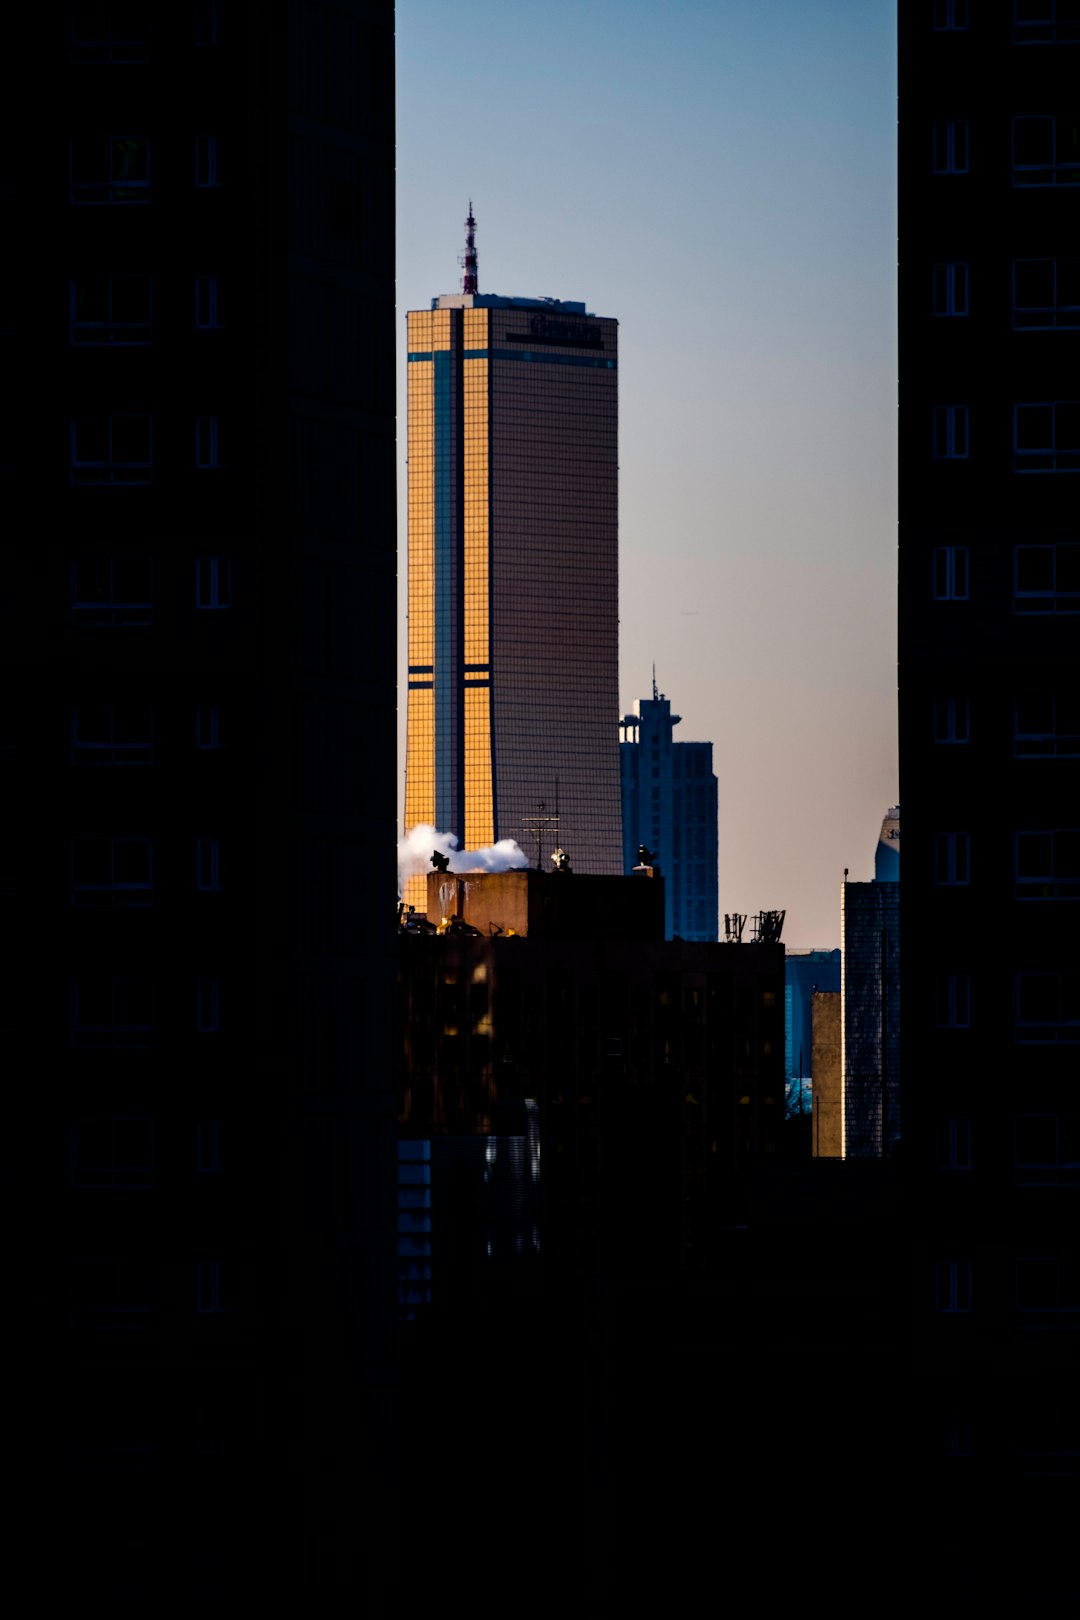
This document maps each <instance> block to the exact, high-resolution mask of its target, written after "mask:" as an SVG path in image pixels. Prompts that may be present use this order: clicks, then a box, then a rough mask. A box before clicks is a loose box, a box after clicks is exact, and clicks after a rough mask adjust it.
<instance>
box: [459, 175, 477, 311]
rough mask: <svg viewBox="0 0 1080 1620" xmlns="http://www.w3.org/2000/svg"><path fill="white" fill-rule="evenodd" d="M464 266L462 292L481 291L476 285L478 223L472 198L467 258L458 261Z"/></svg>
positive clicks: (468, 225) (470, 199)
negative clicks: (474, 214) (474, 216)
mask: <svg viewBox="0 0 1080 1620" xmlns="http://www.w3.org/2000/svg"><path fill="white" fill-rule="evenodd" d="M458 263H459V264H462V265H464V267H465V274H464V275H463V276H462V278H461V290H462V292H464V293H474V292H477V291H478V290H479V289H478V287H477V285H476V221H475V219H474V218H473V211H472V198H471V197H470V198H469V217H468V219H467V220H466V221H465V257H464V258H463V259H459V260H458Z"/></svg>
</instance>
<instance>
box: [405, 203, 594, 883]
mask: <svg viewBox="0 0 1080 1620" xmlns="http://www.w3.org/2000/svg"><path fill="white" fill-rule="evenodd" d="M475 228H476V222H475V220H474V219H473V217H472V209H471V206H470V210H469V220H468V222H467V234H466V244H467V251H466V255H465V260H464V261H463V262H464V264H465V286H466V290H465V291H464V292H462V293H453V294H447V295H444V296H442V297H439V298H436V299H434V300H433V302H432V307H431V309H430V310H412V311H410V313H409V316H408V330H409V406H408V409H409V428H408V432H409V710H408V751H407V757H406V769H405V828H406V831H408V830H409V829H410V828H411V827H414V826H416V825H418V824H419V823H425V822H426V823H434V824H435V825H436V826H438V828H439V829H440V831H443V832H452V833H454V834H456V836H457V838H458V839H459V841H460V844H461V845H462V847H466V848H477V847H481V846H483V845H486V844H490V843H491V842H492V841H494V840H495V839H499V838H515V839H517V840H518V841H519V842H521V843H523V847H525V848H527V849H528V850H529V852H530V854H532V853H533V851H534V848H535V846H533V845H532V844H531V843H529V842H528V837H529V826H528V824H529V822H530V819H531V818H534V817H535V816H536V815H537V813H538V812H537V806H538V804H540V803H541V802H542V803H543V805H544V811H543V814H544V815H546V816H550V815H552V814H553V813H554V812H555V811H556V809H557V810H558V814H559V817H560V824H559V829H558V836H557V837H556V836H555V829H554V827H551V828H549V840H548V843H547V846H546V852H547V853H550V850H551V848H552V847H553V845H554V844H555V843H561V844H562V845H563V846H564V847H565V848H566V849H567V851H568V852H569V854H570V857H571V859H572V861H573V865H574V868H575V870H577V871H581V872H598V873H605V872H606V873H617V872H619V871H621V869H622V830H621V822H620V813H619V761H618V753H617V749H616V742H615V735H614V728H613V727H612V724H611V717H612V715H613V714H615V713H617V705H618V701H619V698H618V633H619V621H618V393H617V385H618V347H617V343H618V338H617V334H618V325H617V322H615V321H614V320H607V319H602V318H600V317H598V316H595V315H590V314H588V313H587V312H586V309H585V305H584V304H580V303H568V302H563V301H560V300H558V299H553V298H503V297H498V296H495V295H493V294H481V293H478V292H476V291H475V288H476V285H477V269H476V248H475ZM421 903H422V899H421Z"/></svg>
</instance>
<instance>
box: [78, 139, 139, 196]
mask: <svg viewBox="0 0 1080 1620" xmlns="http://www.w3.org/2000/svg"><path fill="white" fill-rule="evenodd" d="M68 150H69V168H68V179H69V183H68V198H69V200H70V201H71V202H73V203H84V204H93V203H98V204H101V203H148V202H149V201H150V142H149V141H148V140H147V139H146V137H145V136H144V135H75V136H72V139H71V144H70V146H69V149H68Z"/></svg>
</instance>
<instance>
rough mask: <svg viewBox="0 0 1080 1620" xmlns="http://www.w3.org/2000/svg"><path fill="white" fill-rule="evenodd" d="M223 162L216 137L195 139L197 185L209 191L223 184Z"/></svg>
mask: <svg viewBox="0 0 1080 1620" xmlns="http://www.w3.org/2000/svg"><path fill="white" fill-rule="evenodd" d="M221 178H222V176H221V162H220V157H219V153H218V138H217V136H216V135H196V137H195V184H196V186H198V187H200V188H201V189H208V188H210V187H213V186H220V184H221Z"/></svg>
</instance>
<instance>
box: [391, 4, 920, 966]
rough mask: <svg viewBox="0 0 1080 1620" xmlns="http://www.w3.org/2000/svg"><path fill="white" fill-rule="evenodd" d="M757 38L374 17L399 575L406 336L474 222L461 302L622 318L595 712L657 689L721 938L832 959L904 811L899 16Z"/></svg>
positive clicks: (838, 7)
mask: <svg viewBox="0 0 1080 1620" xmlns="http://www.w3.org/2000/svg"><path fill="white" fill-rule="evenodd" d="M759 12H763V8H758V9H757V10H755V8H753V7H750V6H749V5H747V4H742V3H740V4H731V5H720V6H717V7H715V8H709V9H708V10H707V11H704V12H703V11H702V10H701V9H700V8H694V7H692V6H689V5H685V4H676V5H674V6H671V7H665V8H664V9H663V11H662V12H661V11H660V9H659V8H658V7H656V6H655V5H634V4H629V5H620V6H613V5H609V4H594V5H589V6H588V7H585V8H581V7H575V8H573V9H571V8H569V7H567V6H565V5H562V4H556V5H555V6H554V7H553V8H551V9H549V11H548V12H546V13H545V22H544V28H543V29H542V30H537V29H536V28H535V27H534V26H533V23H532V20H531V19H530V20H529V21H528V22H526V20H525V16H524V14H522V16H521V21H520V24H519V23H518V21H517V19H516V17H515V14H514V13H513V12H512V11H511V12H509V13H508V12H507V11H506V10H505V8H500V9H499V10H498V11H496V10H495V8H494V7H493V6H491V5H489V4H486V3H480V0H475V3H471V4H470V5H468V6H467V7H466V9H465V12H464V13H461V12H459V13H456V14H455V27H454V29H452V30H447V29H446V28H445V27H444V26H442V19H441V18H438V17H437V14H436V12H435V10H434V7H433V6H432V5H431V4H430V0H416V3H414V4H411V5H409V6H408V7H407V8H406V7H402V8H399V11H398V16H397V40H398V85H399V121H398V190H399V210H398V339H399V359H400V366H399V378H400V387H399V413H400V414H399V461H400V463H401V478H402V485H401V504H400V512H401V522H400V538H401V548H400V554H401V557H402V558H404V555H405V549H404V539H405V535H404V512H405V509H406V508H405V495H404V448H405V447H404V398H405V394H404V369H405V367H404V357H405V321H404V312H405V310H406V309H408V308H417V307H427V305H428V304H429V303H430V299H431V297H432V296H435V295H437V294H440V293H452V292H455V291H457V290H459V289H460V285H461V271H460V267H459V265H458V263H457V260H458V258H459V257H460V256H461V255H462V253H463V251H464V233H463V220H464V217H465V213H466V211H467V208H468V203H469V199H470V196H471V198H472V201H473V204H474V210H475V214H476V218H477V221H478V232H477V246H478V256H479V280H478V285H479V290H480V291H481V293H495V294H501V295H506V296H526V297H543V296H554V297H564V298H574V299H581V300H583V301H584V302H585V303H586V305H587V307H588V308H590V309H596V310H605V311H611V312H613V313H614V314H615V315H617V316H618V318H619V322H620V328H619V330H620V349H621V352H622V355H623V363H622V369H623V379H622V384H621V390H620V393H621V417H622V425H621V432H620V506H621V532H620V591H621V605H620V616H621V628H620V665H621V675H620V704H619V708H620V711H621V712H626V711H627V710H628V709H629V708H630V706H631V704H632V701H633V699H634V698H635V697H636V696H639V695H640V693H641V691H643V690H645V689H646V685H647V679H648V674H649V670H650V668H651V665H652V663H653V661H654V660H655V663H656V666H657V676H658V680H659V682H660V684H661V685H662V686H663V687H664V689H665V690H666V691H669V692H671V693H673V694H675V695H676V696H677V699H678V706H679V710H680V712H681V713H682V714H683V715H684V716H685V720H684V725H683V727H682V732H683V734H684V736H685V738H686V739H687V740H690V739H694V738H710V739H711V740H713V742H714V744H715V762H716V774H717V777H718V779H719V798H720V811H719V841H720V860H719V880H720V909H721V911H722V912H723V911H731V910H737V911H746V912H751V913H752V912H756V911H759V910H761V909H769V908H772V907H778V908H779V907H783V908H786V910H787V914H788V920H787V927H786V929H785V938H786V939H787V940H788V942H789V943H791V944H794V945H801V946H829V945H833V944H836V943H838V942H839V927H840V909H839V892H840V882H841V880H842V876H843V869H844V867H845V866H846V867H848V868H849V869H850V872H851V877H852V879H853V880H855V879H860V878H864V877H865V878H869V877H870V876H871V875H872V869H873V852H874V844H875V835H876V830H877V828H878V826H879V825H880V821H881V816H882V814H883V813H884V811H885V809H886V807H887V806H888V805H890V804H893V803H895V802H896V800H897V797H898V791H897V777H896V748H895V728H896V715H895V684H896V683H895V515H896V514H895V443H894V436H895V401H896V385H895V375H896V368H895V259H896V230H895V116H896V103H895V7H894V6H893V5H891V4H890V5H883V6H880V7H877V6H875V7H870V8H867V7H856V6H853V5H850V4H839V3H832V4H821V5H815V6H814V7H812V8H808V7H806V6H805V5H803V6H796V5H793V4H782V5H779V6H774V7H770V8H768V16H767V17H766V16H765V15H764V14H759ZM436 41H437V49H434V48H433V42H436ZM511 68H512V71H510V69H511ZM401 574H402V577H401V579H400V582H399V600H400V603H401V635H400V639H401V654H400V659H399V664H400V674H401V692H402V698H403V697H404V691H405V644H404V591H405V580H404V567H403V566H402V568H401ZM399 718H400V722H401V731H402V744H403V728H404V702H403V701H402V703H401V705H400V716H399ZM618 720H619V714H618V713H615V714H613V715H612V727H613V729H614V728H615V727H616V726H617V725H618ZM403 768H404V747H403V746H402V749H401V757H400V759H399V799H400V797H401V795H400V789H401V786H402V773H403ZM450 830H453V831H457V829H450Z"/></svg>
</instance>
